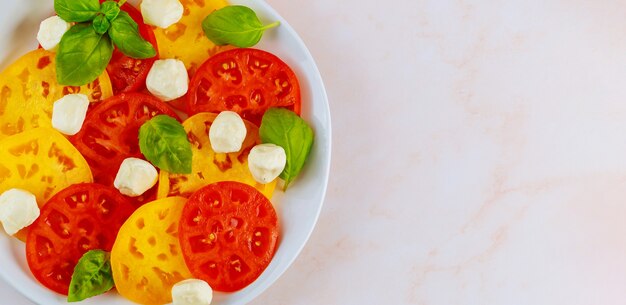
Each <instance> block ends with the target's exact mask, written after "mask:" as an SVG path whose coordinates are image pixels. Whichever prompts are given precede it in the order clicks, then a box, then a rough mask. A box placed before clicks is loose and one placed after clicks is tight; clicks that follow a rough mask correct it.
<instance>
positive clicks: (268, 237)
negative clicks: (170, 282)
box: [178, 181, 279, 292]
mask: <svg viewBox="0 0 626 305" xmlns="http://www.w3.org/2000/svg"><path fill="white" fill-rule="evenodd" d="M278 235H279V225H278V217H277V215H276V211H275V210H274V206H272V203H271V202H270V201H269V199H267V198H266V197H265V196H263V194H261V193H260V192H259V191H257V190H256V189H255V188H253V187H251V186H249V185H247V184H243V183H239V182H232V181H223V182H217V183H214V184H210V185H208V186H206V187H203V188H202V189H200V190H198V191H197V192H196V193H194V194H193V195H192V196H191V197H189V202H187V204H186V205H185V207H184V210H183V214H182V220H181V221H180V228H179V232H178V236H179V239H180V245H181V247H182V253H183V257H184V258H185V262H186V263H187V266H188V267H189V270H191V273H192V274H193V276H194V277H196V278H198V279H201V280H204V281H206V282H207V283H209V285H211V287H212V288H213V289H214V290H216V291H225V292H232V291H237V290H240V289H242V288H244V287H246V286H247V285H248V284H250V283H252V282H253V281H254V280H255V279H256V278H258V277H259V275H261V273H262V272H263V270H265V268H267V266H268V265H269V263H270V261H271V260H272V257H273V256H274V252H275V251H276V245H277V242H278Z"/></svg>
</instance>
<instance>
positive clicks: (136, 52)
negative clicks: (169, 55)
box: [109, 11, 156, 59]
mask: <svg viewBox="0 0 626 305" xmlns="http://www.w3.org/2000/svg"><path fill="white" fill-rule="evenodd" d="M109 36H111V40H113V43H114V44H115V46H117V48H118V49H119V50H120V51H122V53H124V54H126V55H128V56H130V57H132V58H137V59H145V58H152V57H154V56H156V50H155V49H154V47H153V46H152V44H150V43H149V42H148V41H147V40H145V39H143V37H141V34H139V27H138V25H137V23H136V22H135V20H133V18H131V17H130V15H128V13H126V12H124V11H121V12H120V13H119V15H118V16H117V18H116V19H115V20H113V21H112V22H111V28H110V29H109Z"/></svg>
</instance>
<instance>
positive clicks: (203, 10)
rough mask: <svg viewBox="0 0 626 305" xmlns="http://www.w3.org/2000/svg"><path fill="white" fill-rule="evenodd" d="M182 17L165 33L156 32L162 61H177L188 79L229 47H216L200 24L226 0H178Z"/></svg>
mask: <svg viewBox="0 0 626 305" xmlns="http://www.w3.org/2000/svg"><path fill="white" fill-rule="evenodd" d="M181 3H182V4H183V7H184V8H185V10H184V13H183V17H182V18H181V19H180V21H179V22H178V23H175V24H173V25H171V26H170V27H168V28H167V29H161V28H155V29H154V35H155V36H156V39H157V44H158V45H159V54H160V56H161V58H178V59H180V60H182V61H183V62H184V63H185V66H186V67H187V70H189V76H190V77H191V76H193V75H194V74H195V71H196V69H197V68H198V67H200V65H202V63H203V62H204V61H205V60H207V58H209V57H210V56H212V55H214V54H217V53H218V52H221V51H223V50H226V49H228V48H230V47H226V46H223V47H221V46H216V45H215V44H214V43H212V42H211V41H210V40H209V39H208V38H207V37H206V36H205V35H204V31H203V30H202V21H203V20H204V18H206V16H207V15H209V14H210V13H212V12H213V11H215V10H217V9H220V8H222V7H224V6H226V5H228V2H227V1H225V0H181Z"/></svg>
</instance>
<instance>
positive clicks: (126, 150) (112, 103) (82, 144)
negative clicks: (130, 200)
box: [70, 92, 180, 202]
mask: <svg viewBox="0 0 626 305" xmlns="http://www.w3.org/2000/svg"><path fill="white" fill-rule="evenodd" d="M160 114H166V115H169V116H171V117H173V118H175V119H177V120H179V121H180V118H178V116H177V115H176V113H175V112H174V111H172V110H171V109H170V108H169V107H168V106H167V105H166V104H165V103H163V102H161V101H160V100H158V99H157V98H155V97H153V96H151V95H148V94H144V93H137V92H133V93H122V94H120V95H117V96H114V97H111V98H109V99H107V100H105V101H103V102H101V103H100V104H98V105H97V106H96V107H94V108H93V109H91V110H90V111H89V112H88V113H87V118H86V119H85V123H84V124H83V127H82V129H81V130H80V131H79V132H78V134H76V135H75V136H72V137H71V138H70V141H71V142H72V143H73V144H74V146H76V148H77V149H78V150H79V151H80V152H81V154H82V155H83V156H84V157H85V159H86V160H87V163H89V166H90V167H91V171H92V173H93V176H94V181H95V182H98V183H101V184H104V185H113V181H114V180H115V175H116V174H117V171H118V169H119V167H120V165H121V164H122V161H124V159H126V158H130V157H133V158H141V159H145V157H144V156H143V154H142V153H141V151H140V150H139V140H138V138H139V128H140V127H141V125H142V124H143V123H145V122H146V121H148V120H149V119H151V118H153V117H155V116H157V115H160ZM155 196H156V187H155V188H153V189H151V190H150V191H148V192H147V194H144V195H143V196H140V197H137V200H138V201H140V202H147V201H150V200H151V199H152V198H155Z"/></svg>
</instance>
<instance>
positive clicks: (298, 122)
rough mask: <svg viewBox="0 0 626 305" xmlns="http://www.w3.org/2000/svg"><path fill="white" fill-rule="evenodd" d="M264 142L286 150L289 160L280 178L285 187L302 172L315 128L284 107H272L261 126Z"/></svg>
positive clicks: (311, 145) (260, 130) (260, 131)
mask: <svg viewBox="0 0 626 305" xmlns="http://www.w3.org/2000/svg"><path fill="white" fill-rule="evenodd" d="M259 134H260V135H261V139H262V140H263V143H272V144H276V145H278V146H280V147H282V148H283V149H284V150H285V154H286V157H287V160H286V161H287V162H286V164H285V169H284V170H283V171H282V173H281V174H280V178H282V179H283V180H285V189H287V187H288V186H289V184H291V182H292V181H293V180H294V179H295V178H296V177H297V176H298V174H300V171H301V170H302V168H303V167H304V164H305V162H306V160H307V158H308V157H309V153H310V152H311V147H313V138H314V135H313V129H311V127H310V126H309V125H308V124H307V123H306V121H304V120H303V119H302V118H301V117H299V116H298V115H296V114H295V113H293V112H292V111H289V110H287V109H282V108H270V109H269V110H267V112H266V113H265V115H263V122H262V123H261V128H259Z"/></svg>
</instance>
